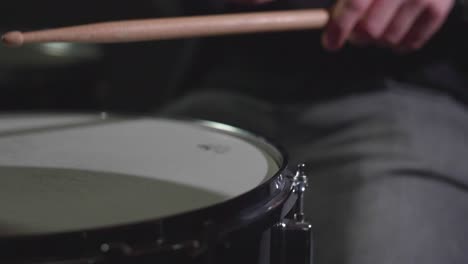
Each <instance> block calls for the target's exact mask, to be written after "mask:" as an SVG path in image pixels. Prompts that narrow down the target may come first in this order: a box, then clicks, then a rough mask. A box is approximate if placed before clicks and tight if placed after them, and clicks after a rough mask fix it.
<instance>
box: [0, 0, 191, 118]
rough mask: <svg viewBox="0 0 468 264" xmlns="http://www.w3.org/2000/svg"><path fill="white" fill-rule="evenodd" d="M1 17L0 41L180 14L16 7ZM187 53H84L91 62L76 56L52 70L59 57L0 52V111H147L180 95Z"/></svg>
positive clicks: (67, 5)
mask: <svg viewBox="0 0 468 264" xmlns="http://www.w3.org/2000/svg"><path fill="white" fill-rule="evenodd" d="M0 10H1V12H2V14H3V15H2V16H0V32H1V33H4V32H6V31H9V30H22V31H26V30H35V29H43V28H51V27H60V26H67V25H74V24H84V23H90V22H99V21H106V20H119V19H134V18H152V17H164V16H176V15H179V14H180V13H181V9H180V8H179V7H178V4H177V1H171V0H167V1H166V0H157V1H149V0H140V1H108V0H101V1H91V0H88V1H59V0H44V1H31V0H16V1H2V4H0ZM185 45H186V44H185V41H181V40H177V41H164V42H148V43H130V44H106V45H91V47H89V46H88V45H87V46H86V47H87V48H92V50H93V51H94V53H93V54H94V55H93V56H88V57H86V58H81V57H76V56H74V57H71V59H70V60H69V61H68V62H67V63H55V65H54V62H56V61H57V57H54V56H50V55H47V54H46V55H44V54H43V52H41V51H40V47H38V46H31V47H27V49H28V50H29V52H28V53H27V54H28V55H25V54H26V49H23V48H19V49H14V50H12V49H9V48H5V47H0V90H1V95H0V109H1V110H2V111H10V110H71V111H84V110H86V111H88V110H89V111H95V110H97V111H102V110H106V111H127V112H128V111H131V112H145V111H149V110H152V109H154V108H157V107H158V106H159V105H160V104H161V103H162V102H165V101H167V99H168V98H169V97H170V96H172V93H174V92H175V91H176V90H177V88H176V86H177V80H178V79H179V77H178V74H180V72H179V71H180V69H181V67H180V63H183V60H184V59H183V57H184V52H182V50H185V48H184V46H185ZM71 51H72V52H73V49H72V50H71ZM15 54H20V56H16V55H15ZM38 55H42V56H43V57H42V59H37V58H36V57H37V56H38ZM24 56H28V57H27V58H26V60H24V58H23V57H24ZM44 56H45V58H44ZM65 56H68V57H69V56H72V55H71V54H69V55H66V54H65ZM20 57H21V58H22V59H23V60H21V61H20ZM181 61H182V62H181ZM51 64H52V65H51Z"/></svg>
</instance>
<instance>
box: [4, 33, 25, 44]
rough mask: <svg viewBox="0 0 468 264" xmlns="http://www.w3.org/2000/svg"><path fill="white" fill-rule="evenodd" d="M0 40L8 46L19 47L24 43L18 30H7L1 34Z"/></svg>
mask: <svg viewBox="0 0 468 264" xmlns="http://www.w3.org/2000/svg"><path fill="white" fill-rule="evenodd" d="M2 42H3V44H5V45H6V46H8V47H19V46H21V45H23V43H24V37H23V33H21V32H19V31H12V32H8V33H6V34H5V35H3V36H2Z"/></svg>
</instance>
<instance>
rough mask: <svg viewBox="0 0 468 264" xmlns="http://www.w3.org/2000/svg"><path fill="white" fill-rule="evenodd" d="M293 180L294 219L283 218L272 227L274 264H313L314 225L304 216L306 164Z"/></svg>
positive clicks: (300, 168) (271, 257) (272, 258)
mask: <svg viewBox="0 0 468 264" xmlns="http://www.w3.org/2000/svg"><path fill="white" fill-rule="evenodd" d="M292 180H293V193H294V194H295V195H297V202H296V207H295V210H294V212H293V216H292V219H283V220H282V221H281V222H280V223H278V224H276V225H275V226H274V227H273V228H272V235H271V251H270V252H271V254H270V255H271V256H270V259H271V263H272V264H288V263H297V264H312V262H313V239H312V225H311V224H310V223H309V222H307V221H306V219H305V216H304V193H305V191H306V188H307V183H308V182H307V176H306V174H305V165H304V164H300V165H299V166H298V170H297V172H296V174H295V176H294V177H293V178H292Z"/></svg>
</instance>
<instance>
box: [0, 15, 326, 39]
mask: <svg viewBox="0 0 468 264" xmlns="http://www.w3.org/2000/svg"><path fill="white" fill-rule="evenodd" d="M327 21H328V12H327V11H326V10H324V9H312V10H294V11H271V12H256V13H243V14H223V15H207V16H192V17H179V18H159V19H142V20H127V21H115V22H103V23H96V24H87V25H79V26H70V27H63V28H56V29H48V30H40V31H31V32H25V33H21V32H10V33H7V34H5V35H4V36H3V37H2V40H3V42H4V43H5V44H9V45H21V44H23V43H38V42H87V43H117V42H134V41H151V40H167V39H177V38H189V37H206V36H215V35H229V34H243V33H255V32H273V31H291V30H306V29H318V28H322V27H324V26H325V24H326V23H327Z"/></svg>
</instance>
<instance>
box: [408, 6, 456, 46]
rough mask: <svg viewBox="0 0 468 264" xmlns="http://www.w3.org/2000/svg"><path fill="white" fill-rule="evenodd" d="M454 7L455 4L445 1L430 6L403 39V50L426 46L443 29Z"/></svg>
mask: <svg viewBox="0 0 468 264" xmlns="http://www.w3.org/2000/svg"><path fill="white" fill-rule="evenodd" d="M447 3H448V4H447ZM444 4H445V5H444ZM452 7H453V3H451V2H443V1H438V2H435V3H434V4H433V5H430V6H428V7H427V8H426V9H425V10H424V12H423V13H422V14H421V15H420V16H419V17H418V19H417V20H416V21H415V23H414V25H413V27H412V28H411V30H410V31H409V32H408V34H407V35H406V36H405V37H404V38H403V40H402V43H401V47H402V48H403V49H408V50H416V49H420V48H421V47H422V46H424V44H426V43H427V41H429V39H430V38H431V37H432V36H433V35H434V34H435V33H436V32H437V31H438V30H439V29H440V28H441V27H442V25H443V23H444V21H445V20H446V18H447V16H448V15H449V13H450V10H451V9H452Z"/></svg>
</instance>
